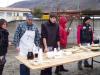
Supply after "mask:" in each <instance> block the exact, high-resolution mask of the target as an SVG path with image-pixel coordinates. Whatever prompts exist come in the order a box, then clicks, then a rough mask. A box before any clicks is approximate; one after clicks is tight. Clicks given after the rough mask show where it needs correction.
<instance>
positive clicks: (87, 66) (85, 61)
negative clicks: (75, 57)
mask: <svg viewBox="0 0 100 75" xmlns="http://www.w3.org/2000/svg"><path fill="white" fill-rule="evenodd" d="M84 67H86V68H91V67H92V65H90V64H89V63H88V61H87V59H86V60H84Z"/></svg>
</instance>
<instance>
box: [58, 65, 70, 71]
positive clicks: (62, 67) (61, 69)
mask: <svg viewBox="0 0 100 75" xmlns="http://www.w3.org/2000/svg"><path fill="white" fill-rule="evenodd" d="M59 67H60V71H63V72H68V70H67V69H65V68H64V66H63V65H59Z"/></svg>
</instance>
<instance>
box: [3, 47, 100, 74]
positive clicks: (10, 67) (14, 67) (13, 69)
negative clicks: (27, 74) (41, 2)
mask: <svg viewBox="0 0 100 75" xmlns="http://www.w3.org/2000/svg"><path fill="white" fill-rule="evenodd" d="M16 55H17V52H16V51H15V49H14V47H13V46H10V48H9V50H8V54H7V63H6V65H5V68H4V71H3V75H19V64H20V62H19V61H18V60H17V59H16V58H15V56H16ZM95 59H96V60H100V57H98V58H95ZM64 67H65V68H66V69H68V70H69V72H62V75H100V64H99V63H94V69H87V68H84V70H83V71H79V70H78V69H77V62H74V63H70V64H66V65H64ZM54 71H55V67H54V68H53V72H52V73H53V75H55V73H54ZM31 75H40V70H31Z"/></svg>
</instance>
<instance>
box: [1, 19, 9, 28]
mask: <svg viewBox="0 0 100 75" xmlns="http://www.w3.org/2000/svg"><path fill="white" fill-rule="evenodd" d="M4 23H6V25H7V21H6V20H5V19H0V28H2V25H3V24H4Z"/></svg>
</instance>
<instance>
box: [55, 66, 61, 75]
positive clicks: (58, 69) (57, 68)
mask: <svg viewBox="0 0 100 75" xmlns="http://www.w3.org/2000/svg"><path fill="white" fill-rule="evenodd" d="M55 74H56V75H61V73H60V66H57V67H56V70H55Z"/></svg>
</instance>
